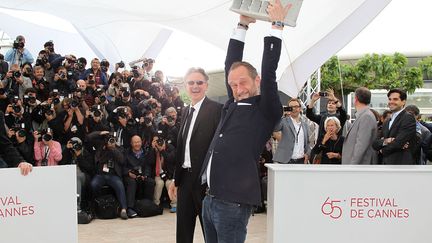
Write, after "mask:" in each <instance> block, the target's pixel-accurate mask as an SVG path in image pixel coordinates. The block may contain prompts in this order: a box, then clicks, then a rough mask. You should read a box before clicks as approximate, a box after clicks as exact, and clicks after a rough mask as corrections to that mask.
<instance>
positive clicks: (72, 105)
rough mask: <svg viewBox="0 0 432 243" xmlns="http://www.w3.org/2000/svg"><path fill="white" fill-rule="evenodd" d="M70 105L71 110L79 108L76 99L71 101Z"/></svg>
mask: <svg viewBox="0 0 432 243" xmlns="http://www.w3.org/2000/svg"><path fill="white" fill-rule="evenodd" d="M70 105H71V107H72V108H76V107H78V106H79V101H78V100H77V99H72V101H71V103H70Z"/></svg>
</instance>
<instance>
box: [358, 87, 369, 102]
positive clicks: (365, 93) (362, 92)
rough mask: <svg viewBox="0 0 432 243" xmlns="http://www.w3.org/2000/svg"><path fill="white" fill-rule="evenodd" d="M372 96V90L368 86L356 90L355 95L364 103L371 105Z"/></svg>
mask: <svg viewBox="0 0 432 243" xmlns="http://www.w3.org/2000/svg"><path fill="white" fill-rule="evenodd" d="M371 96H372V95H371V92H370V90H369V89H368V88H366V87H360V88H357V89H356V90H355V97H356V99H357V100H358V101H359V102H360V103H362V104H365V105H369V104H370V102H371Z"/></svg>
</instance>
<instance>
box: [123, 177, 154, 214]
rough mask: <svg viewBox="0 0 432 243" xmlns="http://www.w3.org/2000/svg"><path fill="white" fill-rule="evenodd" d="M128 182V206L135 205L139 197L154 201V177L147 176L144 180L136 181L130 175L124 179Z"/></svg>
mask: <svg viewBox="0 0 432 243" xmlns="http://www.w3.org/2000/svg"><path fill="white" fill-rule="evenodd" d="M124 181H125V184H126V201H127V206H128V208H133V207H134V206H135V200H137V199H143V198H146V199H150V200H152V201H153V194H154V188H155V181H154V179H152V178H146V179H145V180H144V181H136V180H135V179H132V178H130V177H129V176H127V177H125V179H124Z"/></svg>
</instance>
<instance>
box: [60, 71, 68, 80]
mask: <svg viewBox="0 0 432 243" xmlns="http://www.w3.org/2000/svg"><path fill="white" fill-rule="evenodd" d="M59 77H60V79H62V80H65V79H66V74H65V73H64V72H60V74H59Z"/></svg>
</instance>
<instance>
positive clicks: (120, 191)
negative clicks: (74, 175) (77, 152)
mask: <svg viewBox="0 0 432 243" xmlns="http://www.w3.org/2000/svg"><path fill="white" fill-rule="evenodd" d="M104 185H108V186H110V187H112V189H114V192H115V194H116V197H117V200H119V202H120V206H121V208H122V209H126V208H127V205H126V193H125V188H124V185H123V182H122V180H121V179H120V177H118V176H116V175H110V174H103V175H95V177H94V178H93V180H92V181H91V183H90V186H91V188H92V191H93V193H94V192H97V191H99V190H100V189H101V188H102V187H103V186H104Z"/></svg>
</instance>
